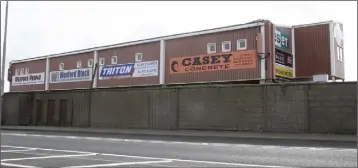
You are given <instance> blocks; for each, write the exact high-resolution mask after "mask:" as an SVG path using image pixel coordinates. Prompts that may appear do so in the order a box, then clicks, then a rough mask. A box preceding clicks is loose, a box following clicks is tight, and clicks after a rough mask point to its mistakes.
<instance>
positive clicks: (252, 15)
mask: <svg viewBox="0 0 358 168" xmlns="http://www.w3.org/2000/svg"><path fill="white" fill-rule="evenodd" d="M9 4H10V6H9V23H8V24H9V25H8V43H7V58H6V62H7V63H8V62H9V61H10V60H14V59H24V58H30V57H36V56H42V55H47V54H56V53H60V52H66V51H71V50H77V49H83V48H90V47H95V46H101V45H107V44H113V43H120V42H126V41H131V40H140V39H144V38H151V37H156V36H163V35H170V34H175V33H184V32H189V31H195V30H202V29H210V28H215V27H221V26H228V25H234V24H242V23H246V22H250V21H253V20H256V19H268V20H270V21H272V22H273V23H275V24H284V25H297V24H306V23H313V22H320V21H327V20H337V21H340V22H342V23H343V24H344V38H345V39H344V40H345V46H344V47H345V49H344V50H345V70H346V80H348V81H352V80H354V81H356V80H357V2H354V1H351V2H342V1H337V2H329V1H326V2H324V1H321V2H309V1H307V2H306V1H305V2H256V1H254V2H240V1H228V2H222V1H217V2H212V1H207V2H204V1H198V2H188V1H181V2H180V1H179V2H160V1H158V2H138V1H136V2H121V1H109V2H95V1H79V2H71V1H64V2H60V1H53V2H50V1H48V2H46V1H38V2H34V1H28V2H18V1H11V2H10V3H9ZM4 14H5V2H3V1H1V48H2V45H3V44H2V41H3V31H4V22H5V19H4V18H5V17H4ZM1 54H2V53H1ZM7 66H8V64H7ZM6 69H7V67H6ZM6 79H7V77H6ZM8 87H9V84H8V82H6V86H5V91H8Z"/></svg>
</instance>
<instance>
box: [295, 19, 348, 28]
mask: <svg viewBox="0 0 358 168" xmlns="http://www.w3.org/2000/svg"><path fill="white" fill-rule="evenodd" d="M330 23H340V22H338V21H334V20H329V21H323V22H315V23H309V24H301V25H294V26H292V28H300V27H309V26H317V25H324V24H330ZM340 24H342V23H340Z"/></svg>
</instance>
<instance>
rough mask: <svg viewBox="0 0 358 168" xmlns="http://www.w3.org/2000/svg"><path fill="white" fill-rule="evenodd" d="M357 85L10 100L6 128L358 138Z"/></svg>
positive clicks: (79, 93)
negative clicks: (14, 126) (222, 131)
mask: <svg viewBox="0 0 358 168" xmlns="http://www.w3.org/2000/svg"><path fill="white" fill-rule="evenodd" d="M356 86H357V83H356V82H344V83H316V84H314V83H295V84H284V85H282V84H265V85H221V86H218V85H216V86H169V87H143V88H110V89H95V90H92V91H91V90H68V91H52V92H28V93H6V94H5V95H4V97H3V98H4V109H3V117H2V118H3V121H2V123H3V124H4V125H49V126H65V127H69V126H70V127H100V128H142V129H166V130H175V129H187V130H188V129H194V130H233V131H235V130H237V131H253V132H286V133H307V132H309V133H344V134H352V133H353V134H356V133H357V127H356V126H357V121H356V119H357V87H356Z"/></svg>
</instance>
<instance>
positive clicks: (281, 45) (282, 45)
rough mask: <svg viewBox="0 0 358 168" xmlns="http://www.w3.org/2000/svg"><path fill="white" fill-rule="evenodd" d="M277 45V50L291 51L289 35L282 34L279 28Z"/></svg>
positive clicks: (276, 33) (276, 39)
mask: <svg viewBox="0 0 358 168" xmlns="http://www.w3.org/2000/svg"><path fill="white" fill-rule="evenodd" d="M275 45H276V48H278V49H281V50H288V49H289V39H288V35H287V34H285V33H283V32H281V31H280V30H279V29H278V28H276V29H275Z"/></svg>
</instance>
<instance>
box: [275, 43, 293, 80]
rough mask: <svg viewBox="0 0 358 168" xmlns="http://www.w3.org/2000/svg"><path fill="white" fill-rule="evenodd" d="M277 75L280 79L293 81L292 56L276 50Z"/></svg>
mask: <svg viewBox="0 0 358 168" xmlns="http://www.w3.org/2000/svg"><path fill="white" fill-rule="evenodd" d="M275 53H276V55H275V58H276V59H275V62H276V64H275V75H276V77H277V78H278V79H283V80H285V79H290V80H291V79H293V78H294V76H293V62H292V59H293V58H292V54H289V53H286V52H283V51H280V50H278V49H275Z"/></svg>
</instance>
